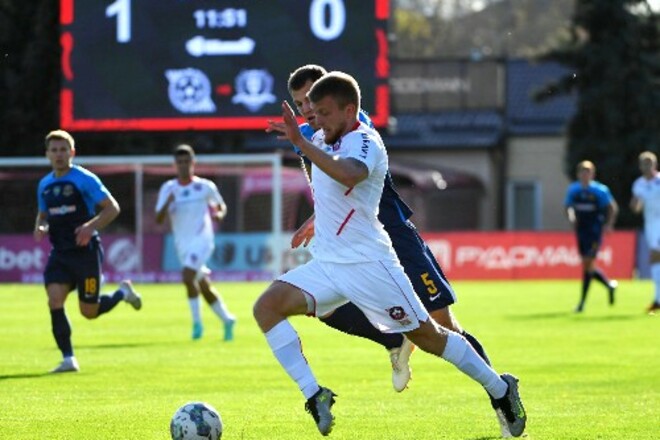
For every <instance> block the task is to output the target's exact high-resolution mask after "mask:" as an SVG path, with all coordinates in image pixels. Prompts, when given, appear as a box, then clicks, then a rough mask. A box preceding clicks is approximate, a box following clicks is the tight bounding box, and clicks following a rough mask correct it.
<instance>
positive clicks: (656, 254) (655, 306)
mask: <svg viewBox="0 0 660 440" xmlns="http://www.w3.org/2000/svg"><path fill="white" fill-rule="evenodd" d="M639 169H640V171H641V172H642V175H641V176H640V177H638V178H637V180H635V182H634V183H633V185H632V194H633V198H632V200H631V201H630V208H631V209H632V210H633V211H634V212H637V213H639V212H643V214H644V234H645V235H646V242H647V244H648V246H649V250H650V252H651V255H650V258H651V278H653V283H654V284H655V296H654V298H653V302H652V303H651V305H650V306H649V307H648V312H649V313H655V311H656V310H660V174H659V173H658V158H657V156H656V155H655V154H654V153H652V152H650V151H645V152H643V153H642V154H640V155H639Z"/></svg>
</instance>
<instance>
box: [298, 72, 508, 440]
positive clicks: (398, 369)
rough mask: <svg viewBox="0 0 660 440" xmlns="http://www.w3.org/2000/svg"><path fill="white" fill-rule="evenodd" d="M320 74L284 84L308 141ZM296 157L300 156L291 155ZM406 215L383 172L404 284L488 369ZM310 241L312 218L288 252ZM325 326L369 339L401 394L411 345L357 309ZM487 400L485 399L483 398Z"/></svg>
mask: <svg viewBox="0 0 660 440" xmlns="http://www.w3.org/2000/svg"><path fill="white" fill-rule="evenodd" d="M325 73H326V70H325V69H324V68H323V67H321V66H318V65H305V66H302V67H299V68H298V69H296V70H295V71H294V72H293V73H292V74H291V76H290V77H289V81H288V89H289V93H290V95H291V97H292V99H293V103H294V105H295V106H296V108H297V110H298V112H299V113H300V115H301V116H302V117H303V118H304V119H305V120H306V122H305V123H303V124H301V125H300V131H301V133H302V134H303V136H305V137H307V138H308V139H309V138H311V136H312V135H313V134H314V132H316V124H315V120H314V111H313V110H312V108H311V106H310V101H309V98H308V97H307V92H308V91H309V90H310V88H311V87H312V85H313V84H314V82H316V80H318V79H319V78H321V77H322V76H323V75H324V74H325ZM359 120H360V121H362V122H364V123H366V124H367V125H369V126H371V127H373V125H372V124H371V121H370V119H369V116H368V115H367V114H366V113H365V112H364V111H362V110H360V113H359ZM294 149H295V150H296V152H297V153H298V154H299V155H300V154H301V153H300V151H299V150H298V149H296V148H295V147H294ZM303 163H306V165H304V167H305V169H306V171H307V173H308V176H309V177H310V178H311V176H310V174H309V168H308V163H307V162H306V159H305V158H304V156H303ZM412 214H413V213H412V210H411V209H410V207H408V205H406V204H405V203H404V202H403V201H402V200H401V198H400V196H399V194H398V193H397V191H396V189H395V188H394V183H393V181H392V176H391V174H390V173H389V171H388V172H387V174H386V176H385V185H384V188H383V194H382V196H381V199H380V204H379V213H378V219H379V220H380V222H381V223H382V224H383V226H384V228H385V231H386V232H387V234H388V235H389V237H390V239H391V240H392V245H393V247H394V250H395V252H396V254H397V256H398V258H399V260H400V262H401V265H402V266H403V268H404V271H405V273H406V275H407V276H408V278H409V279H410V281H411V283H412V285H413V288H414V290H415V293H416V294H417V296H418V297H419V298H420V299H421V301H422V304H423V305H424V307H425V308H426V310H427V311H428V312H429V314H430V315H431V317H432V318H433V319H434V320H435V321H436V322H437V323H439V324H440V325H442V326H443V327H445V328H447V329H450V330H453V331H454V332H456V333H459V334H461V335H462V336H463V337H465V339H467V341H468V342H469V343H470V345H471V346H472V348H474V350H475V351H476V352H477V354H478V355H479V356H480V357H481V358H482V359H483V360H484V361H485V362H486V363H487V364H488V365H490V360H489V358H488V356H487V355H486V352H485V350H484V348H483V346H482V345H481V343H480V342H479V341H478V340H477V338H475V337H474V336H473V335H471V334H470V333H468V332H466V331H465V330H464V329H463V328H462V327H461V325H460V324H459V322H458V320H457V319H456V317H455V316H454V315H453V313H452V312H451V310H450V308H449V306H450V305H451V304H453V303H454V302H455V301H456V295H455V293H454V291H453V289H452V287H451V285H450V284H449V281H448V280H447V277H446V276H445V274H444V273H443V271H442V269H441V268H440V265H439V264H438V262H437V261H436V259H435V257H434V256H433V253H432V252H431V250H430V249H429V247H428V246H427V244H426V243H425V242H424V240H423V239H422V237H421V236H420V235H419V233H418V232H417V229H416V228H415V225H414V224H413V223H412V222H411V221H410V217H411V216H412ZM313 235H314V217H313V216H312V218H310V219H309V220H308V221H307V222H305V224H303V226H301V228H300V229H299V230H298V231H297V232H296V233H295V234H294V237H293V240H292V246H293V247H297V246H299V245H301V244H303V245H305V246H306V245H307V244H308V243H309V241H310V240H311V239H312V237H313ZM320 319H321V321H323V322H324V323H325V324H327V325H328V326H330V327H333V328H335V329H337V330H340V331H342V332H344V333H348V334H352V335H357V336H361V337H365V338H367V339H370V340H372V341H374V342H377V343H378V344H380V345H382V346H384V347H385V348H387V349H388V350H389V351H390V358H391V361H392V384H393V386H394V389H395V390H396V391H399V392H400V391H403V390H404V389H405V388H406V386H407V383H408V380H409V379H410V374H411V372H410V367H409V365H408V358H409V357H410V354H411V352H412V348H413V346H412V344H411V343H410V342H409V341H408V340H407V339H406V338H404V337H403V336H402V335H400V334H391V333H390V334H384V333H381V332H379V331H378V330H377V329H375V328H374V327H373V326H372V325H371V323H370V322H369V320H368V319H367V317H366V316H365V315H364V314H363V313H362V312H361V311H360V309H359V308H358V307H357V306H355V305H354V304H352V303H348V304H345V305H343V306H342V307H339V308H338V309H336V310H335V311H334V312H333V313H332V314H331V315H329V316H324V317H321V318H320ZM489 397H490V396H489ZM491 405H492V406H493V409H494V410H495V411H496V413H497V417H498V422H499V424H500V429H501V430H502V434H503V435H504V436H509V435H510V434H509V430H508V427H507V423H506V421H505V418H506V417H508V415H505V414H504V413H503V412H502V411H501V409H500V408H499V407H498V405H497V402H496V401H495V400H493V399H492V398H491Z"/></svg>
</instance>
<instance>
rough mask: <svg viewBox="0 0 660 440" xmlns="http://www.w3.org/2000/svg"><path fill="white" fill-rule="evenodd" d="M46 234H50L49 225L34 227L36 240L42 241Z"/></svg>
mask: <svg viewBox="0 0 660 440" xmlns="http://www.w3.org/2000/svg"><path fill="white" fill-rule="evenodd" d="M46 235H48V225H39V226H37V227H36V228H35V229H34V234H33V236H34V241H41V240H42V239H43V238H44V236H46Z"/></svg>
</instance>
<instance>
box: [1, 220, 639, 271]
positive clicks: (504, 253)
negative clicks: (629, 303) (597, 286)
mask: <svg viewBox="0 0 660 440" xmlns="http://www.w3.org/2000/svg"><path fill="white" fill-rule="evenodd" d="M422 236H423V238H424V239H425V240H426V243H427V244H428V245H429V247H430V249H431V251H432V252H433V254H434V255H435V257H436V259H437V260H438V263H440V265H441V267H442V268H443V270H444V271H445V273H446V274H447V276H448V277H449V279H450V280H480V279H494V280H497V279H506V280H516V279H551V278H555V279H561V278H566V279H570V278H578V277H580V276H581V275H580V274H581V262H580V256H579V254H578V252H577V248H576V244H575V237H574V235H573V233H571V232H491V233H488V232H450V233H426V234H422ZM215 240H216V241H215V244H216V246H215V250H214V252H213V254H212V256H211V258H210V259H209V261H208V263H207V264H208V266H209V268H210V269H211V270H212V271H213V273H212V278H213V279H214V280H225V281H226V280H232V281H248V280H265V281H267V280H271V279H272V278H273V271H274V267H273V264H274V259H273V253H274V249H275V246H274V242H273V237H272V235H271V234H269V233H221V234H217V235H216V239H215ZM290 240H291V233H284V234H282V243H281V244H280V246H278V247H279V248H280V249H282V250H283V258H282V264H283V271H288V270H290V269H293V268H295V267H297V266H299V265H301V264H304V263H306V262H307V261H309V260H310V259H311V255H310V254H309V251H308V250H307V249H306V248H302V249H291V247H290V245H289V243H290ZM102 243H103V247H104V251H105V260H104V264H103V273H104V277H105V281H107V282H115V283H116V282H118V281H120V280H122V279H124V278H131V279H133V280H135V281H138V282H178V281H180V279H181V265H180V263H179V261H178V257H177V254H176V251H175V249H174V241H173V239H172V236H171V234H167V235H160V234H147V235H145V236H144V237H143V243H142V252H141V253H140V252H139V249H138V246H137V244H136V241H135V236H134V235H132V234H104V235H103V238H102ZM49 251H50V243H48V241H47V240H44V241H42V242H40V243H36V242H35V241H34V240H33V238H32V236H31V235H29V234H21V235H2V236H0V282H24V283H26V282H32V283H41V282H43V271H44V267H45V265H46V262H47V260H48V252H49ZM635 260H636V234H635V232H632V231H631V232H614V233H612V234H608V235H606V237H605V240H604V242H603V245H602V247H601V250H600V252H599V254H598V265H599V266H600V267H602V268H603V269H604V270H605V272H606V273H607V274H608V275H609V276H610V277H612V278H619V279H630V278H631V277H632V275H633V271H634V269H635Z"/></svg>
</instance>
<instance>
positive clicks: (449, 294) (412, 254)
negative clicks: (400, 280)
mask: <svg viewBox="0 0 660 440" xmlns="http://www.w3.org/2000/svg"><path fill="white" fill-rule="evenodd" d="M386 230H387V233H388V234H389V236H390V239H391V240H392V245H393V246H394V251H395V252H396V254H397V256H398V257H399V261H401V265H402V266H403V269H404V271H405V272H406V275H407V276H408V278H409V279H410V282H411V283H412V285H413V288H414V289H415V293H416V294H417V296H418V297H419V299H420V300H421V301H422V304H424V307H425V308H426V310H427V311H428V312H433V311H435V310H438V309H443V308H445V307H447V306H449V305H451V304H454V303H455V302H456V294H455V293H454V290H453V289H452V288H451V285H450V284H449V281H448V280H447V277H446V276H445V274H444V273H443V272H442V269H441V268H440V265H439V264H438V262H437V261H436V260H435V257H434V256H433V253H432V252H431V249H429V247H428V246H427V244H426V243H425V242H424V240H423V239H422V237H420V235H419V234H418V233H417V228H415V225H414V224H413V223H412V222H411V221H407V222H406V223H405V224H402V225H401V226H395V227H388V228H387V229H386Z"/></svg>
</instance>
